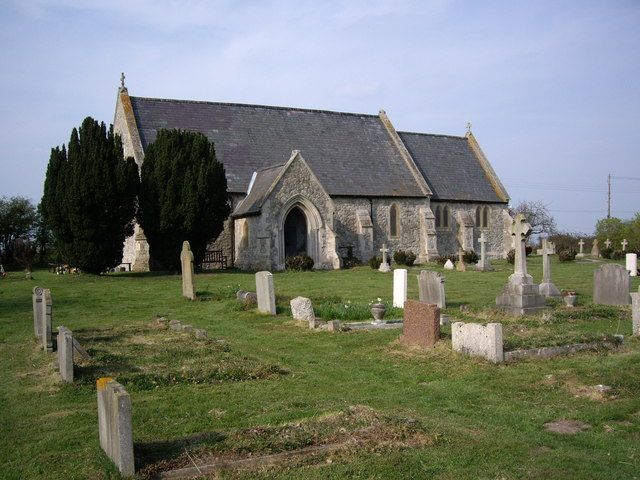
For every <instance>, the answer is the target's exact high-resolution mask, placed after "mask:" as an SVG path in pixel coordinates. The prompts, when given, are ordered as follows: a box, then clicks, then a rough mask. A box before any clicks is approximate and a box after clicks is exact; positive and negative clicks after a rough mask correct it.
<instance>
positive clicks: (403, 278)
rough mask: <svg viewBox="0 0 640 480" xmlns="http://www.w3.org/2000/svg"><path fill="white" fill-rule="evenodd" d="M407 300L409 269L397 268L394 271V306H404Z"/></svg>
mask: <svg viewBox="0 0 640 480" xmlns="http://www.w3.org/2000/svg"><path fill="white" fill-rule="evenodd" d="M406 300H407V270H406V269H404V268H396V269H395V270H394V271H393V306H394V307H396V308H404V302H406Z"/></svg>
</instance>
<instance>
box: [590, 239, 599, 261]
mask: <svg viewBox="0 0 640 480" xmlns="http://www.w3.org/2000/svg"><path fill="white" fill-rule="evenodd" d="M591 256H592V257H595V258H598V257H600V243H599V242H598V239H597V238H594V239H593V245H592V246H591Z"/></svg>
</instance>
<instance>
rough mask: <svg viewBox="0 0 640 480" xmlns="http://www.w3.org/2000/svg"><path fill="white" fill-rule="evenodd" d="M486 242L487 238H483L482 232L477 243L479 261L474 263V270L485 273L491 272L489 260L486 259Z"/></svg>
mask: <svg viewBox="0 0 640 480" xmlns="http://www.w3.org/2000/svg"><path fill="white" fill-rule="evenodd" d="M487 242H488V240H487V237H485V236H484V232H482V234H481V235H480V238H478V243H479V244H480V260H479V261H478V263H476V270H478V271H480V272H487V271H489V270H491V262H489V259H488V258H487V247H486V243H487Z"/></svg>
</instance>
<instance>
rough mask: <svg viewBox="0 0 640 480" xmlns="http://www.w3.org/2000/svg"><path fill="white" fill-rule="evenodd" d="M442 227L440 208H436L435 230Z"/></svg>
mask: <svg viewBox="0 0 640 480" xmlns="http://www.w3.org/2000/svg"><path fill="white" fill-rule="evenodd" d="M440 227H442V207H440V205H438V206H437V207H436V228H440Z"/></svg>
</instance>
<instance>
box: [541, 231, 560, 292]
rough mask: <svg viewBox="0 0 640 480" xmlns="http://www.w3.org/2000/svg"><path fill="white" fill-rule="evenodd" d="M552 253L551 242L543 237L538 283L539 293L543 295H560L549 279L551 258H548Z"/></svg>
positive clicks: (552, 246)
mask: <svg viewBox="0 0 640 480" xmlns="http://www.w3.org/2000/svg"><path fill="white" fill-rule="evenodd" d="M554 253H555V248H554V245H553V243H552V242H549V241H547V239H546V238H544V239H543V240H542V283H541V284H540V294H541V295H544V296H545V297H559V296H560V291H559V290H558V288H557V287H556V286H555V285H554V284H553V282H552V281H551V258H549V255H553V254H554Z"/></svg>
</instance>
